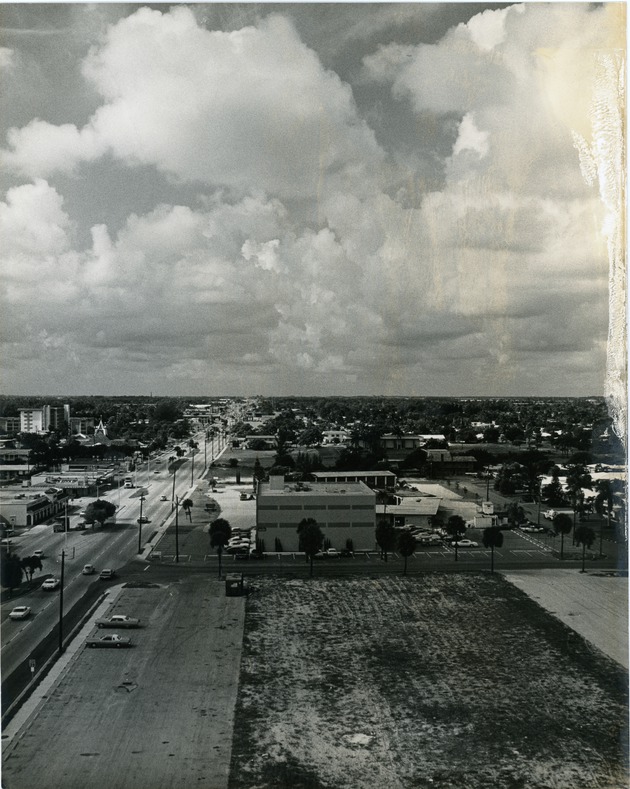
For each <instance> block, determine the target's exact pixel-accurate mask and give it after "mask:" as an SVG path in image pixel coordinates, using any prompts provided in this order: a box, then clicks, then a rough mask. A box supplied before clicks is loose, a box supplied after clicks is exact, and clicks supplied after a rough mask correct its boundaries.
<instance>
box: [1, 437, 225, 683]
mask: <svg viewBox="0 0 630 789" xmlns="http://www.w3.org/2000/svg"><path fill="white" fill-rule="evenodd" d="M215 449H216V447H215ZM212 454H213V455H214V451H213V452H212ZM168 457H169V453H164V454H163V455H161V456H160V457H159V458H153V459H151V460H150V461H149V462H148V463H144V464H142V465H141V466H140V468H138V469H137V471H136V473H135V482H136V487H134V488H131V489H128V488H125V487H124V486H123V480H122V478H123V476H125V475H124V474H121V477H120V480H119V481H118V483H117V484H116V486H115V487H114V488H112V489H109V490H106V491H100V492H99V498H101V499H107V500H109V501H111V502H112V503H113V504H115V505H116V506H117V511H116V520H115V522H113V523H110V524H106V525H105V526H104V527H101V526H98V525H95V526H94V527H90V526H88V527H87V529H85V530H84V531H78V530H76V526H77V524H78V523H79V521H81V520H82V518H81V516H80V515H79V512H81V511H82V510H84V509H85V507H86V506H87V505H88V504H89V502H90V501H93V500H94V499H93V498H87V497H85V498H82V499H75V500H74V501H73V506H72V512H69V515H70V530H69V531H68V532H65V533H64V532H61V533H59V532H53V528H52V526H51V525H50V524H40V525H38V526H34V527H33V528H31V529H29V530H28V531H26V532H24V533H22V534H20V535H18V536H17V537H14V538H12V539H11V543H12V545H11V547H12V549H13V550H15V551H16V552H17V553H18V555H19V556H21V557H25V556H30V555H32V554H33V553H34V551H38V550H39V551H43V559H42V565H43V569H42V571H40V572H36V573H35V575H34V583H33V589H32V590H31V591H29V592H27V593H26V594H21V595H20V597H19V599H18V598H15V600H14V601H6V602H3V603H2V606H1V622H2V648H1V659H2V674H3V678H6V677H8V676H9V675H10V674H11V673H12V672H13V671H14V670H15V669H16V668H17V667H18V666H20V665H21V664H23V663H24V661H25V660H26V659H28V658H29V656H30V655H32V654H33V653H34V651H35V650H36V648H37V646H38V644H39V643H40V642H41V641H42V640H43V639H44V638H46V637H47V636H48V635H49V634H50V633H51V632H52V631H53V630H54V629H55V628H56V626H57V625H58V622H59V616H60V590H59V588H58V589H56V590H54V591H44V590H42V589H41V581H42V580H43V579H44V578H45V577H55V578H59V579H60V578H61V572H62V562H63V575H64V583H63V610H64V612H67V611H70V610H71V609H72V608H73V606H75V605H76V604H77V603H78V602H79V601H80V600H81V598H83V597H84V596H86V595H89V593H90V592H91V591H92V590H93V589H94V585H96V586H101V587H105V584H104V582H103V581H101V580H100V579H99V571H100V570H102V569H104V568H112V569H114V570H117V569H118V568H120V567H122V566H124V565H125V564H127V563H128V562H129V561H130V560H132V559H133V558H135V557H136V556H137V554H138V547H139V545H140V547H142V546H143V545H144V544H145V542H146V541H147V540H148V539H149V538H150V537H151V535H152V534H153V533H154V532H155V530H156V529H157V528H158V527H159V526H160V525H162V524H163V523H164V521H165V520H166V519H167V518H168V517H169V516H170V515H171V513H172V511H173V504H172V496H173V494H174V495H175V496H179V497H180V498H182V497H183V496H184V495H185V494H186V492H187V491H188V490H190V487H191V481H194V482H196V481H197V478H198V476H199V475H200V474H202V473H203V468H204V463H203V454H201V462H199V459H200V454H199V450H197V454H196V457H195V461H196V462H195V465H194V470H193V473H194V480H191V466H192V463H191V457H190V450H189V451H188V454H187V456H186V457H185V458H184V459H183V460H184V461H185V462H183V463H182V464H181V465H180V466H179V469H178V473H177V474H176V475H175V486H173V475H172V474H171V473H170V472H169V471H168V462H167V459H168ZM161 497H166V499H167V500H166V501H161V500H160V499H161ZM141 498H142V499H143V501H142V515H143V517H146V518H148V519H149V521H150V522H149V523H143V524H142V530H141V531H140V528H139V525H138V522H137V521H138V518H139V516H140V500H141ZM86 564H91V565H94V567H95V568H96V570H97V572H96V574H94V575H83V574H82V569H83V567H84V565H86ZM17 604H20V605H27V606H29V607H30V608H31V615H30V617H29V618H28V619H24V620H17V621H13V620H11V619H10V618H9V613H10V611H11V610H12V609H13V607H14V606H15V605H17Z"/></svg>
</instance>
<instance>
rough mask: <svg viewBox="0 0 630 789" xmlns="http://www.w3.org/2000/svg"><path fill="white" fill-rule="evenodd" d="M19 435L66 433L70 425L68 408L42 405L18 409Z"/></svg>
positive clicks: (66, 406)
mask: <svg viewBox="0 0 630 789" xmlns="http://www.w3.org/2000/svg"><path fill="white" fill-rule="evenodd" d="M19 411H20V433H48V432H49V431H50V430H59V431H63V432H66V431H67V430H68V427H69V425H70V406H69V405H68V404H66V405H64V406H51V405H43V406H41V407H40V408H20V409H19Z"/></svg>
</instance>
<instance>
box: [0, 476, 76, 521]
mask: <svg viewBox="0 0 630 789" xmlns="http://www.w3.org/2000/svg"><path fill="white" fill-rule="evenodd" d="M67 500H68V497H67V496H66V495H65V493H64V491H63V490H61V489H60V488H55V487H47V488H34V487H27V488H24V487H21V486H18V485H12V486H9V487H6V488H0V515H1V516H2V521H3V522H5V523H7V524H8V525H9V526H11V527H12V528H20V527H22V528H23V527H28V526H35V525H36V524H37V523H42V522H43V521H46V520H48V519H49V518H52V517H53V516H54V515H57V514H58V513H60V512H62V511H63V509H64V507H65V505H66V503H67Z"/></svg>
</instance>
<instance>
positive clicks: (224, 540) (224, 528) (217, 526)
mask: <svg viewBox="0 0 630 789" xmlns="http://www.w3.org/2000/svg"><path fill="white" fill-rule="evenodd" d="M182 506H184V505H183V504H182ZM209 534H210V547H211V548H216V549H217V556H218V557H219V578H221V555H222V554H223V549H224V548H225V546H226V545H227V544H228V540H229V539H230V535H231V534H232V528H231V526H230V524H229V522H228V521H226V520H225V518H217V519H216V520H214V521H212V523H211V524H210V531H209Z"/></svg>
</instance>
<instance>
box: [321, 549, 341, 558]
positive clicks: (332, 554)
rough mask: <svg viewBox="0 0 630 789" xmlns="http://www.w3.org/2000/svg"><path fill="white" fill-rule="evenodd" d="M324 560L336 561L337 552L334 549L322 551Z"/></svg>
mask: <svg viewBox="0 0 630 789" xmlns="http://www.w3.org/2000/svg"><path fill="white" fill-rule="evenodd" d="M324 554H325V555H326V558H328V559H338V558H339V551H338V550H337V549H336V548H327V549H326V550H325V551H324Z"/></svg>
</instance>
